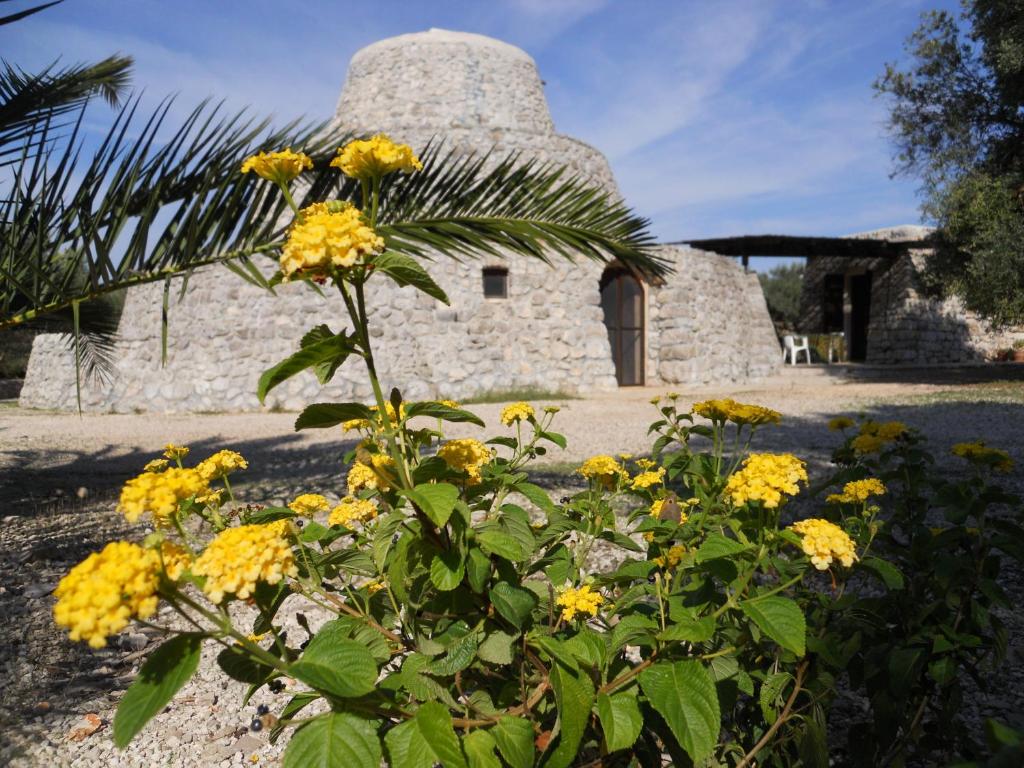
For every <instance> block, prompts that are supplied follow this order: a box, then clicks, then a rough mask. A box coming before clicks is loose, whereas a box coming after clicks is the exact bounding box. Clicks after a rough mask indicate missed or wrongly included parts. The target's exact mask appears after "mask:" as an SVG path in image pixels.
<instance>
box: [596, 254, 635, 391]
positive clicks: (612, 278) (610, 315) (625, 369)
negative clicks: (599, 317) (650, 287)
mask: <svg viewBox="0 0 1024 768" xmlns="http://www.w3.org/2000/svg"><path fill="white" fill-rule="evenodd" d="M601 309H602V311H603V312H604V325H605V328H607V329H608V341H609V342H610V343H611V346H612V360H614V361H615V377H616V378H617V379H618V381H619V386H620V387H633V386H643V383H644V358H645V357H646V355H645V349H644V287H643V285H641V284H640V281H639V280H637V279H636V277H635V276H634V275H633V273H632V272H630V271H629V270H628V269H625V268H623V267H608V269H606V270H605V271H604V274H603V275H601Z"/></svg>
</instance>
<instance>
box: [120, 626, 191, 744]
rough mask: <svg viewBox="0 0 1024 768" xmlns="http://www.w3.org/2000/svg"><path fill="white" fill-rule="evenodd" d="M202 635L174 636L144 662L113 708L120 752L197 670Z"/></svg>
mask: <svg viewBox="0 0 1024 768" xmlns="http://www.w3.org/2000/svg"><path fill="white" fill-rule="evenodd" d="M202 644H203V635H197V634H187V635H178V636H177V637H173V638H171V639H170V640H168V641H167V642H166V643H164V644H163V645H161V646H160V647H159V648H157V649H156V650H155V651H153V653H151V654H150V656H149V658H148V659H146V663H145V664H143V665H142V669H140V670H139V675H138V677H136V678H135V680H134V681H132V684H131V686H129V688H128V690H127V691H126V692H125V694H124V698H123V699H121V703H120V704H118V705H117V714H116V715H114V743H115V744H116V745H117V746H118V748H120V749H124V748H125V747H126V746H128V743H129V742H130V741H131V740H132V739H133V738H134V737H135V734H137V733H138V732H139V731H141V730H142V729H143V728H144V727H145V725H146V723H148V722H149V720H150V719H151V718H152V717H153V716H154V715H156V714H157V713H158V712H160V711H161V710H162V709H163V708H164V707H165V706H167V703H168V702H169V701H170V700H171V699H173V698H174V694H176V693H177V692H178V691H179V690H180V689H181V686H183V685H184V684H185V683H187V682H188V681H189V679H190V678H191V677H192V675H194V674H195V671H196V669H197V668H198V667H199V657H200V651H201V648H202Z"/></svg>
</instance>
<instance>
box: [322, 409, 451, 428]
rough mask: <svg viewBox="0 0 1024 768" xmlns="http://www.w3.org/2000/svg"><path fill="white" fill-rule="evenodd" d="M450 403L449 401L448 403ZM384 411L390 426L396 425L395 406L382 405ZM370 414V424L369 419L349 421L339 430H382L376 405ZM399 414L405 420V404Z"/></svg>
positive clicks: (342, 424) (382, 424)
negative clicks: (371, 418) (371, 421)
mask: <svg viewBox="0 0 1024 768" xmlns="http://www.w3.org/2000/svg"><path fill="white" fill-rule="evenodd" d="M449 402H450V401H449ZM384 410H386V411H387V414H388V421H389V422H390V423H391V425H392V426H394V425H395V424H397V423H398V416H399V414H396V413H395V406H393V405H392V404H391V403H390V402H388V403H384ZM370 412H371V413H372V414H373V423H372V424H371V423H370V419H349V420H348V421H343V422H342V423H341V428H342V429H343V430H344V431H346V432H351V431H353V430H358V429H370V427H371V426H372V427H373V428H374V430H377V431H379V430H381V429H383V428H384V420H383V419H381V418H380V409H379V408H378V407H377V406H376V405H371V406H370ZM399 412H400V415H401V417H402V418H403V419H404V418H405V403H401V404H400V405H399Z"/></svg>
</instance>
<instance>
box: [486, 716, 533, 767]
mask: <svg viewBox="0 0 1024 768" xmlns="http://www.w3.org/2000/svg"><path fill="white" fill-rule="evenodd" d="M491 735H492V736H494V740H495V742H497V744H498V751H499V752H500V753H501V756H502V757H503V758H505V762H506V763H508V764H509V765H510V766H511V767H512V768H533V756H534V754H535V750H534V746H533V726H532V725H531V724H530V721H529V720H524V719H523V718H521V717H501V718H498V722H497V724H496V725H495V726H494V728H493V729H492V730H491Z"/></svg>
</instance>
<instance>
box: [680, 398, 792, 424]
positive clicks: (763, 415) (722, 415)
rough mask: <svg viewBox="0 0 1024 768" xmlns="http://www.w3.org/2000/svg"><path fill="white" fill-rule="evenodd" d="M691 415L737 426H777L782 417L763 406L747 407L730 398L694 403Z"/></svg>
mask: <svg viewBox="0 0 1024 768" xmlns="http://www.w3.org/2000/svg"><path fill="white" fill-rule="evenodd" d="M692 412H693V413H696V414H697V415H698V416H703V417H704V418H705V419H710V420H711V421H715V422H724V421H731V422H733V423H734V424H737V425H740V426H742V425H744V424H750V425H752V426H761V425H762V424H778V423H779V422H781V421H782V415H781V414H780V413H779V412H778V411H773V410H772V409H771V408H765V407H764V406H763V405H749V404H747V403H738V402H736V401H735V400H733V399H732V398H728V397H727V398H723V399H719V400H705V401H703V402H700V403H694V406H693V409H692Z"/></svg>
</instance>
